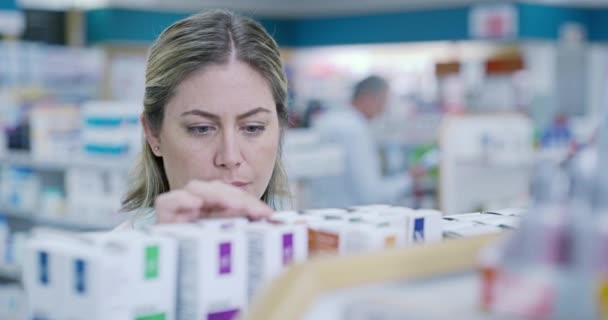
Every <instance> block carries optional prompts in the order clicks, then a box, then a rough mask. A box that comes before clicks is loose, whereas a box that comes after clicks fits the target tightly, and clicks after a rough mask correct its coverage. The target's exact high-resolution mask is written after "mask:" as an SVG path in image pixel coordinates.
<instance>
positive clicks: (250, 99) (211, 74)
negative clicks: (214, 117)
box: [167, 61, 275, 115]
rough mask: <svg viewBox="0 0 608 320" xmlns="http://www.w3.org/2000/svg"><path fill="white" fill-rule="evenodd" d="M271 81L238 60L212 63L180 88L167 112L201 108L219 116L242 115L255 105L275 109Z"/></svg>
mask: <svg viewBox="0 0 608 320" xmlns="http://www.w3.org/2000/svg"><path fill="white" fill-rule="evenodd" d="M274 105H275V103H274V98H273V95H272V89H271V87H270V85H269V83H268V81H267V80H266V79H265V78H264V77H263V76H262V75H261V74H260V73H258V72H257V71H256V70H254V69H253V68H251V67H249V66H248V65H247V64H245V63H242V62H239V61H234V62H232V63H228V64H224V65H212V66H208V67H206V68H204V69H201V70H199V71H197V72H195V73H193V74H192V75H191V76H190V77H188V78H186V79H185V80H183V81H182V82H181V83H180V84H179V85H178V86H177V88H176V92H175V95H174V96H173V98H172V99H171V101H169V105H168V106H169V109H172V110H167V112H171V111H172V112H171V113H183V112H187V111H188V110H190V109H200V110H204V111H207V112H211V113H216V114H218V115H239V114H242V113H244V112H247V111H249V110H251V109H255V108H268V109H271V111H273V112H274Z"/></svg>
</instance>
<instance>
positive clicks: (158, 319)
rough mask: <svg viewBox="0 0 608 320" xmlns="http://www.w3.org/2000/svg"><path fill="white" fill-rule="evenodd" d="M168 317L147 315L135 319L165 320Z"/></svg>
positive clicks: (159, 314)
mask: <svg viewBox="0 0 608 320" xmlns="http://www.w3.org/2000/svg"><path fill="white" fill-rule="evenodd" d="M166 318H167V317H166V316H165V314H164V313H158V314H152V315H146V316H141V317H137V318H135V320H165V319H166Z"/></svg>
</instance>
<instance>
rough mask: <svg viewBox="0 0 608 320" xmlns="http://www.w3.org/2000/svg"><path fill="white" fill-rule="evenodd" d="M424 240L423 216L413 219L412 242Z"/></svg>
mask: <svg viewBox="0 0 608 320" xmlns="http://www.w3.org/2000/svg"><path fill="white" fill-rule="evenodd" d="M422 241H424V218H416V219H415V220H414V242H422Z"/></svg>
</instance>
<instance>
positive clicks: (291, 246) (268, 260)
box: [247, 222, 308, 298]
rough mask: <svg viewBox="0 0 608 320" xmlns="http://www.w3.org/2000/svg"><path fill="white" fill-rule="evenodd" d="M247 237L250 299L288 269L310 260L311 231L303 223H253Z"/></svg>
mask: <svg viewBox="0 0 608 320" xmlns="http://www.w3.org/2000/svg"><path fill="white" fill-rule="evenodd" d="M247 236H248V248H249V250H248V252H249V253H248V257H249V261H248V263H249V273H248V293H249V297H250V298H251V297H252V296H253V295H254V294H255V293H256V291H257V290H258V289H259V288H260V286H263V285H264V284H266V283H267V282H268V281H270V280H272V278H274V277H276V276H277V275H278V274H280V272H281V271H282V270H283V269H285V267H287V266H289V265H290V264H292V263H294V262H301V261H304V260H306V258H307V257H308V229H307V227H306V226H305V225H303V224H273V223H266V222H256V223H251V224H250V225H249V226H247Z"/></svg>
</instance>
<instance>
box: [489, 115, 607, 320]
mask: <svg viewBox="0 0 608 320" xmlns="http://www.w3.org/2000/svg"><path fill="white" fill-rule="evenodd" d="M607 159H608V122H605V123H604V124H603V125H602V126H601V127H600V130H599V132H598V138H597V141H596V144H595V145H594V146H591V147H589V148H585V149H582V150H580V152H578V153H577V154H575V155H574V156H573V157H571V158H569V159H566V161H562V162H560V163H555V162H550V161H542V162H539V163H537V167H536V168H535V178H534V180H533V184H532V186H533V188H532V192H533V202H532V205H531V207H530V213H529V214H527V215H525V216H524V217H523V219H522V221H521V227H520V228H518V229H517V230H516V231H515V232H514V233H513V234H512V235H511V237H509V238H508V239H507V240H506V241H504V242H501V243H499V244H497V245H494V246H492V247H489V248H487V249H486V250H485V251H483V252H482V254H481V255H480V268H481V270H482V272H481V281H482V289H481V290H482V293H481V296H482V297H483V298H482V301H481V305H482V308H484V309H486V310H489V311H492V312H493V313H497V314H503V315H508V316H516V317H533V318H539V319H547V318H551V319H574V318H577V319H600V318H603V317H605V316H606V313H605V312H606V309H607V308H606V306H607V305H608V303H607V301H608V299H606V281H605V264H606V252H605V250H606V246H605V239H606V230H607V227H606V226H607V225H606V223H607V222H608V220H607V219H606V212H608V211H607V208H608V205H607V204H608V201H607V200H606V190H608V188H607V186H608V175H607V174H606V173H605V170H604V168H603V167H602V164H604V163H606V161H607ZM522 292H526V295H524V296H522V295H521V293H522Z"/></svg>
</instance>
